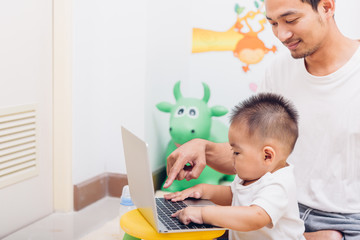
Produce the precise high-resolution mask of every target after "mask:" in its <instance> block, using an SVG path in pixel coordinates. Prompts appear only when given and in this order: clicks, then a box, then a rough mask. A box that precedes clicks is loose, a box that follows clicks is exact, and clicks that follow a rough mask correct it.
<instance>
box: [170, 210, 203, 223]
mask: <svg viewBox="0 0 360 240" xmlns="http://www.w3.org/2000/svg"><path fill="white" fill-rule="evenodd" d="M201 209H202V207H187V208H184V209H181V210H179V211H177V212H176V213H174V214H172V215H171V216H172V217H177V218H178V219H179V221H180V222H182V223H183V224H185V225H188V224H189V223H191V222H193V223H197V224H203V223H204V222H203V219H202V215H201Z"/></svg>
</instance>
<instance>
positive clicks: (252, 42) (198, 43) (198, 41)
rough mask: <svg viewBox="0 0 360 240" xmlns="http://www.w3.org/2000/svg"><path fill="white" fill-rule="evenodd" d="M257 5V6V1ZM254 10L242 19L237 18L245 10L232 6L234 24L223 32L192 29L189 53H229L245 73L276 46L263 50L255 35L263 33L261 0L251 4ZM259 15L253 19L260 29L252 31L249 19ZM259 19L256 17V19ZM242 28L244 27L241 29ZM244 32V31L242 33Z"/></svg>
mask: <svg viewBox="0 0 360 240" xmlns="http://www.w3.org/2000/svg"><path fill="white" fill-rule="evenodd" d="M258 1H260V2H261V5H260V4H259V2H258ZM254 4H255V7H256V11H248V12H247V13H246V14H245V15H244V16H243V17H240V15H241V14H242V13H243V12H244V11H245V9H246V8H245V7H240V6H239V4H236V5H235V12H236V14H237V19H236V22H235V24H234V25H233V26H232V27H231V28H230V29H229V30H228V31H226V32H216V31H212V30H205V29H200V28H193V45H192V53H201V52H209V51H232V52H233V55H234V57H236V58H238V59H239V60H240V61H241V62H243V63H244V64H245V65H244V66H242V69H243V71H244V72H245V73H246V72H248V71H249V70H250V68H249V65H252V64H257V63H259V62H260V61H261V60H262V59H263V58H264V57H265V54H267V53H269V52H270V51H271V52H273V53H275V51H276V50H277V48H276V46H272V47H271V48H267V47H266V46H265V44H264V42H263V41H262V40H261V39H260V38H259V36H258V35H259V33H261V32H262V31H264V29H265V26H264V25H265V23H266V19H265V17H264V16H263V18H261V16H262V15H263V14H264V13H263V12H262V11H261V9H262V7H263V5H264V0H255V1H254ZM257 16H260V18H261V19H260V20H256V21H255V22H257V23H258V24H259V25H260V29H259V30H257V31H254V30H253V29H254V28H253V27H252V25H251V24H250V23H249V19H251V20H253V19H255V17H257ZM258 18H259V17H258ZM245 26H246V28H245ZM246 30H247V31H246Z"/></svg>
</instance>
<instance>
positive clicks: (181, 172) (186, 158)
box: [164, 139, 206, 188]
mask: <svg viewBox="0 0 360 240" xmlns="http://www.w3.org/2000/svg"><path fill="white" fill-rule="evenodd" d="M205 150H206V141H205V140H203V139H193V140H191V141H189V142H187V143H185V144H183V145H181V146H180V147H179V148H178V149H176V150H175V151H173V152H172V153H171V154H170V155H169V157H168V158H167V169H166V170H167V175H168V179H167V180H166V182H165V184H164V188H168V187H170V185H171V184H172V183H173V181H174V180H175V179H176V180H183V179H186V180H188V181H189V180H191V179H196V178H198V177H199V176H200V174H201V172H202V171H203V170H204V168H205V166H206V157H205V156H206V153H205ZM187 165H189V166H187Z"/></svg>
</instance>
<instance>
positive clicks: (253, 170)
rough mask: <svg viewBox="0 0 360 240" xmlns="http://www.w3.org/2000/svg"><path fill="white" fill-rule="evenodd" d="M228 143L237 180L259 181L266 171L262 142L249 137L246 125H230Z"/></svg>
mask: <svg viewBox="0 0 360 240" xmlns="http://www.w3.org/2000/svg"><path fill="white" fill-rule="evenodd" d="M229 143H230V145H231V147H232V151H233V161H234V170H235V171H236V174H237V175H238V176H239V178H241V179H243V180H245V181H248V182H250V181H253V180H257V179H259V178H260V177H262V176H263V175H264V174H265V173H266V172H267V171H268V169H267V166H266V164H265V160H264V154H263V148H262V142H261V141H260V142H259V141H257V140H256V138H255V137H250V136H249V134H248V128H247V125H246V124H244V123H232V124H231V126H230V128H229Z"/></svg>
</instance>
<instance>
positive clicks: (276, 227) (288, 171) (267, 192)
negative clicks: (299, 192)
mask: <svg viewBox="0 0 360 240" xmlns="http://www.w3.org/2000/svg"><path fill="white" fill-rule="evenodd" d="M243 182H244V181H243V180H242V179H240V178H239V177H238V176H236V177H235V179H234V181H233V182H232V183H231V191H232V193H233V199H232V206H251V205H257V206H259V207H261V208H262V209H264V210H265V211H266V212H267V214H268V215H269V216H270V218H271V221H272V224H270V226H265V227H263V228H261V229H259V230H256V231H250V232H239V231H234V230H230V231H229V239H230V240H238V239H241V240H248V239H249V240H250V239H251V240H254V239H259V240H260V239H268V240H270V239H273V240H280V239H286V240H304V239H305V238H304V236H303V233H304V230H305V227H304V223H303V221H302V220H301V219H300V215H299V207H298V204H297V199H296V184H295V177H294V171H293V166H291V165H290V166H287V167H284V168H281V169H279V170H277V171H276V172H274V173H270V172H268V173H266V174H265V175H264V176H262V177H261V178H260V179H259V180H258V181H256V182H254V183H252V184H250V185H247V186H244V185H242V183H243Z"/></svg>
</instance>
